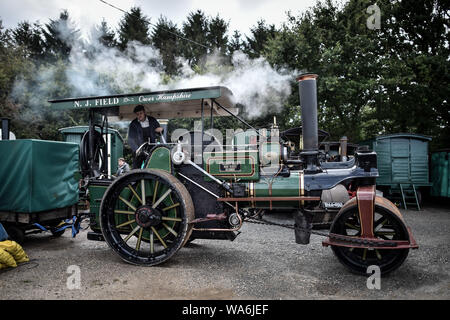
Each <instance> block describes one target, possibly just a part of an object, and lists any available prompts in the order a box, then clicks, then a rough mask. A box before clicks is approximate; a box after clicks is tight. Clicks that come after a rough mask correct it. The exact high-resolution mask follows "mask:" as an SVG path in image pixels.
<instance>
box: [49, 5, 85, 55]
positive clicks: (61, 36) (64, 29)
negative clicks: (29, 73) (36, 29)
mask: <svg viewBox="0 0 450 320" xmlns="http://www.w3.org/2000/svg"><path fill="white" fill-rule="evenodd" d="M42 34H43V37H44V45H43V47H44V56H45V59H46V61H50V62H54V61H56V60H58V59H64V60H67V59H68V58H69V55H70V51H71V50H72V46H73V44H74V43H76V42H77V41H78V40H79V38H80V31H79V30H78V29H76V28H75V27H74V25H73V23H72V21H71V19H70V18H69V12H67V10H64V11H62V12H61V14H60V16H59V19H58V20H53V19H50V22H49V23H47V24H46V25H45V28H42Z"/></svg>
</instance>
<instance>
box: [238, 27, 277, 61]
mask: <svg viewBox="0 0 450 320" xmlns="http://www.w3.org/2000/svg"><path fill="white" fill-rule="evenodd" d="M276 34H277V31H276V29H275V25H273V24H271V25H266V22H265V20H259V21H258V22H257V25H256V26H255V27H253V28H252V29H251V36H250V37H247V36H246V39H247V40H246V42H245V44H244V48H245V50H244V52H245V53H246V54H248V56H249V57H250V58H258V57H259V56H261V54H262V52H263V50H264V46H265V45H266V43H267V41H268V40H269V39H272V38H273V37H275V35H276Z"/></svg>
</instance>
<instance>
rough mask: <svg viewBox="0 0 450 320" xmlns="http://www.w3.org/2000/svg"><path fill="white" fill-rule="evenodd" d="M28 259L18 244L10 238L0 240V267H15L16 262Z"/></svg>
mask: <svg viewBox="0 0 450 320" xmlns="http://www.w3.org/2000/svg"><path fill="white" fill-rule="evenodd" d="M28 261H30V259H29V258H28V256H27V254H26V253H25V251H24V250H23V248H22V246H21V245H20V244H18V243H17V242H15V241H11V240H6V241H1V242H0V269H3V268H7V267H17V264H18V263H22V262H28Z"/></svg>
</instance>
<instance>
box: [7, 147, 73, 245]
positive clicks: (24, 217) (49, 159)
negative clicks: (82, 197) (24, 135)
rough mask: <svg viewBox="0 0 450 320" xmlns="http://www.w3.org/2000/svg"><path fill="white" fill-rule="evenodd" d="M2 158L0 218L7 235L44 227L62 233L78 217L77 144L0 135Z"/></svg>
mask: <svg viewBox="0 0 450 320" xmlns="http://www.w3.org/2000/svg"><path fill="white" fill-rule="evenodd" d="M0 162H1V163H2V167H1V168H0V181H1V183H0V222H1V223H2V224H3V225H4V227H5V228H6V230H7V232H8V234H9V235H10V236H11V238H12V239H14V240H16V241H17V242H23V241H24V238H25V235H26V234H29V233H35V232H41V231H46V230H48V231H50V232H51V233H52V234H53V235H54V236H61V235H62V234H63V233H64V231H65V227H66V226H67V225H66V224H65V221H66V220H68V219H73V217H74V216H77V203H78V179H77V173H78V145H77V144H74V143H66V142H57V141H44V140H34V139H21V140H1V141H0Z"/></svg>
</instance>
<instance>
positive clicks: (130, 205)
mask: <svg viewBox="0 0 450 320" xmlns="http://www.w3.org/2000/svg"><path fill="white" fill-rule="evenodd" d="M119 199H120V200H122V201H123V202H124V203H125V204H126V205H127V206H129V207H130V208H131V209H132V210H134V211H136V207H135V206H133V205H132V204H131V203H129V202H128V201H127V200H125V199H124V198H122V197H121V196H119Z"/></svg>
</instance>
